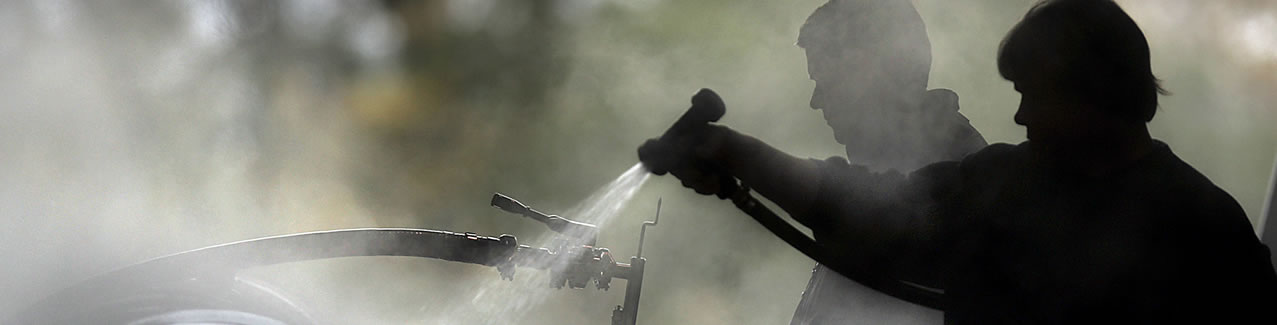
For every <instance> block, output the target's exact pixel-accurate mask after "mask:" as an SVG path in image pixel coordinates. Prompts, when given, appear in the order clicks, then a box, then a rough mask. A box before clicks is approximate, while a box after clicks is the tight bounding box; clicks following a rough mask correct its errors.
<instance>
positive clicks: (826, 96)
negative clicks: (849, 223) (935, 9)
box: [791, 0, 985, 325]
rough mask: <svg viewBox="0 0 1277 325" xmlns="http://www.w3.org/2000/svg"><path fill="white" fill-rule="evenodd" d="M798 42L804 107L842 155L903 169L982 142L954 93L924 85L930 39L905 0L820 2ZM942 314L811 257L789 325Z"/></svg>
mask: <svg viewBox="0 0 1277 325" xmlns="http://www.w3.org/2000/svg"><path fill="white" fill-rule="evenodd" d="M798 46H799V47H802V48H803V49H804V50H806V53H807V67H808V73H809V75H810V76H811V79H812V80H814V81H815V82H816V87H815V89H814V90H813V91H812V95H811V107H812V108H813V109H817V110H821V111H822V112H823V113H824V116H825V119H826V120H827V122H828V123H829V125H830V127H832V128H833V131H834V136H835V138H836V139H837V140H838V142H839V143H841V144H843V145H845V146H846V152H847V157H848V158H849V159H852V160H854V161H856V162H857V163H859V164H862V165H865V166H868V167H869V168H870V170H872V171H878V172H885V171H887V170H892V169H894V170H902V171H909V170H914V169H918V168H920V167H922V166H925V165H927V164H930V163H934V162H938V161H947V160H957V159H961V158H962V157H963V156H965V155H967V154H969V153H973V152H976V151H977V150H980V149H981V148H984V146H985V141H984V138H982V137H981V136H980V134H979V133H978V132H976V131H975V129H974V128H972V127H971V125H970V123H968V121H967V119H966V118H965V117H963V116H962V114H960V113H958V98H957V95H956V94H954V93H953V92H952V91H950V90H948V89H935V90H930V91H928V90H927V81H928V75H929V74H930V70H931V43H930V41H929V40H928V39H927V31H926V28H925V26H924V25H923V22H922V17H920V16H919V15H918V13H917V11H916V10H915V9H914V8H913V5H912V3H910V2H909V1H880V0H834V1H831V2H829V3H826V4H824V5H822V6H820V8H818V9H816V11H815V12H814V13H812V15H811V16H810V17H808V18H807V22H806V23H805V24H803V27H802V29H801V30H800V32H799V36H798ZM825 230H827V229H816V232H815V234H816V236H817V237H818V238H820V237H825V236H827V234H826V232H825ZM942 317H943V316H942V314H941V313H940V311H938V310H934V309H929V308H925V307H922V306H918V305H913V304H910V303H907V302H904V301H902V300H899V299H896V298H894V297H891V296H888V295H886V294H883V293H879V292H877V291H873V290H872V289H869V288H868V287H865V286H863V285H860V284H858V283H856V282H853V281H851V280H849V279H847V278H846V277H843V276H841V275H839V274H838V273H837V272H834V271H832V270H831V269H829V268H826V267H825V266H824V265H819V264H817V265H816V267H815V268H814V269H813V270H812V277H811V280H809V281H808V283H807V288H806V290H804V291H803V296H802V300H801V301H799V303H798V308H797V309H796V310H795V311H794V317H793V320H792V322H791V324H795V325H807V324H857V323H859V324H887V325H905V324H934V325H938V324H940V323H941V322H942Z"/></svg>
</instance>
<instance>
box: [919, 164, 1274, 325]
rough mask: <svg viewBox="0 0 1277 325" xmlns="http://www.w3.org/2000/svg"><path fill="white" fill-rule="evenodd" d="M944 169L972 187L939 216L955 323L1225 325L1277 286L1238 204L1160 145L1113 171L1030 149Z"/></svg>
mask: <svg viewBox="0 0 1277 325" xmlns="http://www.w3.org/2000/svg"><path fill="white" fill-rule="evenodd" d="M941 168H945V167H941ZM948 168H956V169H958V170H959V171H958V172H957V174H958V175H961V176H959V178H960V179H959V180H958V181H957V182H955V183H956V184H961V185H959V187H957V188H958V189H962V190H961V191H960V192H958V191H955V193H950V194H947V195H952V197H950V198H948V199H943V200H941V201H940V202H943V203H940V204H948V205H956V206H959V207H960V208H947V209H945V210H946V211H960V212H956V213H953V212H951V213H952V214H951V215H947V216H944V217H942V218H941V220H944V222H946V223H947V224H945V225H944V226H943V227H944V228H945V229H946V231H945V232H944V234H943V235H942V236H941V238H943V239H940V240H938V241H937V247H935V249H938V250H943V251H944V252H948V254H945V255H946V256H947V258H948V261H947V263H945V266H942V268H945V269H948V270H949V272H947V275H946V277H947V278H946V279H944V280H942V283H945V284H946V285H945V288H946V295H947V297H946V298H948V302H949V304H950V305H949V307H950V308H949V312H948V313H946V315H945V317H946V319H947V320H948V321H950V322H952V323H955V324H973V323H975V324H979V323H989V322H1001V321H1006V322H1010V321H1012V320H1014V321H1016V322H1028V323H1034V324H1083V323H1097V322H1098V323H1147V322H1149V321H1150V320H1151V319H1150V318H1149V317H1166V318H1165V319H1162V320H1163V321H1176V322H1180V321H1184V320H1187V319H1195V317H1205V319H1203V320H1207V319H1227V318H1228V317H1230V316H1237V315H1239V314H1238V312H1241V314H1254V313H1256V312H1259V311H1260V310H1261V309H1260V308H1262V305H1259V304H1258V303H1259V302H1260V301H1261V298H1262V297H1265V296H1267V297H1271V295H1272V294H1273V292H1271V290H1277V278H1275V277H1274V275H1273V271H1272V269H1271V267H1264V266H1265V265H1264V264H1266V263H1263V262H1264V261H1266V260H1267V256H1268V251H1267V249H1266V248H1265V247H1264V246H1263V245H1262V244H1260V243H1259V242H1258V241H1257V239H1256V238H1255V236H1254V233H1253V232H1252V229H1251V227H1250V224H1249V221H1248V220H1247V219H1246V216H1245V214H1244V213H1243V212H1242V209H1241V207H1240V206H1239V205H1238V204H1237V203H1236V202H1235V201H1234V200H1233V199H1232V198H1231V197H1230V196H1228V194H1227V193H1225V192H1224V191H1222V190H1220V189H1219V188H1218V187H1216V186H1215V185H1214V184H1212V183H1211V182H1210V181H1209V180H1208V179H1206V177H1205V176H1202V175H1201V174H1200V173H1198V172H1197V171H1196V170H1194V169H1193V168H1192V167H1190V166H1189V165H1188V164H1186V163H1184V162H1183V161H1182V160H1180V159H1179V158H1178V157H1176V156H1175V155H1174V154H1173V153H1172V152H1171V150H1170V148H1169V147H1167V146H1166V145H1165V144H1161V143H1160V142H1159V143H1157V147H1156V148H1154V149H1153V150H1152V151H1151V152H1149V153H1147V154H1146V155H1144V156H1143V157H1141V158H1139V159H1138V160H1137V161H1136V162H1134V163H1133V164H1131V165H1129V166H1127V168H1123V169H1121V170H1115V171H1113V172H1112V173H1107V174H1103V175H1083V174H1079V173H1078V171H1076V170H1070V169H1069V167H1067V166H1061V165H1060V164H1056V163H1055V162H1053V161H1051V160H1050V159H1049V158H1047V157H1045V156H1043V155H1040V154H1039V153H1036V152H1034V150H1033V148H1032V144H1030V143H1026V144H1021V145H1019V146H1009V145H995V146H993V147H990V148H988V149H986V150H984V151H981V152H980V153H977V154H975V155H972V156H971V157H969V158H967V159H966V160H964V161H963V162H962V163H961V164H959V165H956V166H955V167H948ZM924 173H925V172H924ZM942 196H943V195H942ZM928 267H934V266H928ZM1270 301H1271V300H1270ZM1203 310H1205V311H1210V313H1209V314H1202V313H1197V311H1203ZM1221 311H1232V312H1231V313H1224V312H1221ZM1217 313H1218V314H1217Z"/></svg>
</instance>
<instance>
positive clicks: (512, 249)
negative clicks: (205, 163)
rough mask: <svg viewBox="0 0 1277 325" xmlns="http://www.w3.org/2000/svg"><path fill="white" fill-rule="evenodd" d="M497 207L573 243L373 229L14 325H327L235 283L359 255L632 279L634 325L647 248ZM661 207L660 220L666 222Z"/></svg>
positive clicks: (243, 256)
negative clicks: (625, 259)
mask: <svg viewBox="0 0 1277 325" xmlns="http://www.w3.org/2000/svg"><path fill="white" fill-rule="evenodd" d="M492 205H493V206H495V207H498V208H501V209H502V210H505V211H509V212H512V213H517V214H520V215H523V216H526V217H529V218H532V219H534V220H537V221H540V222H542V223H545V224H546V226H548V227H549V228H550V229H551V230H554V231H556V232H558V233H561V234H564V235H565V236H566V237H569V240H562V241H559V243H558V244H557V245H555V246H556V247H552V248H534V247H529V246H527V245H520V244H519V243H518V241H517V239H516V238H515V237H514V236H511V235H501V236H498V237H488V236H481V235H477V234H473V233H455V232H448V231H439V230H428V229H407V228H366V229H345V230H333V231H319V232H308V233H301V234H292V235H283V236H275V237H266V238H260V239H252V240H246V241H241V242H234V243H229V244H223V245H217V246H212V247H206V248H201V249H196V250H192V251H188V252H183V253H178V254H174V255H170V256H165V257H161V258H157V259H153V260H150V261H147V262H143V263H139V264H135V265H132V266H129V267H125V268H123V269H119V270H116V271H114V272H110V273H107V274H104V275H101V276H98V277H96V278H92V279H90V280H87V281H85V282H83V283H80V284H78V285H75V286H73V287H70V288H67V289H65V290H63V291H61V292H59V293H56V294H54V295H53V296H50V297H47V298H45V299H44V300H42V301H40V302H38V303H36V304H35V305H34V306H31V307H30V308H28V309H26V310H24V311H22V312H20V313H19V314H17V315H15V316H14V317H13V318H10V319H8V320H6V321H5V322H4V323H5V324H109V325H115V324H119V325H161V324H238V325H277V324H292V325H300V324H322V322H317V321H316V320H314V319H312V317H311V316H310V315H309V314H308V313H307V312H306V311H305V310H304V309H303V308H300V307H299V306H298V305H297V304H295V303H293V302H292V301H291V300H289V299H288V298H287V297H285V296H283V295H281V294H279V293H276V292H274V291H272V290H270V289H269V288H267V287H265V286H261V285H258V284H255V283H251V282H248V281H244V280H242V279H239V278H237V277H235V273H236V271H238V270H242V269H246V268H251V267H255V266H264V265H271V264H278V263H286V262H295V261H305V260H316V259H326V258H337V257H352V256H412V257H425V258H433V259H441V260H447V261H454V262H462V263H470V264H480V265H486V266H492V267H495V268H496V269H497V270H498V271H499V273H500V274H501V277H502V278H503V279H512V278H513V276H514V271H515V269H516V268H518V267H524V268H535V269H542V270H548V271H549V272H551V277H550V279H551V280H550V286H551V287H555V288H562V287H563V286H565V285H566V286H568V287H570V288H584V287H586V286H588V285H589V284H590V283H593V284H594V285H595V287H597V288H598V289H608V288H609V287H610V286H611V282H612V279H614V278H616V279H624V280H626V287H625V290H626V291H625V301H624V303H623V304H622V305H619V306H617V307H616V309H615V310H613V312H612V324H613V325H633V324H635V322H636V320H637V318H638V302H639V294H640V291H641V289H642V285H643V268H644V264H645V260H644V259H643V257H642V245H643V240H644V236H645V235H646V230H647V226H650V225H655V224H656V221H657V220H653V221H650V222H645V223H644V224H643V226H642V230H641V235H640V237H639V253H638V255H636V256H634V257H631V258H630V262H629V263H618V262H616V261H615V260H614V259H613V256H612V253H611V251H609V250H608V249H607V248H601V247H594V242H595V236H596V235H597V233H598V232H597V230H596V227H595V226H594V225H590V224H586V223H581V222H576V221H572V220H569V219H566V218H563V217H559V216H555V215H546V214H543V213H541V212H538V211H536V210H533V209H532V208H530V207H528V206H527V205H524V204H522V203H519V202H518V201H516V200H514V199H512V198H510V197H508V196H505V195H502V194H500V193H498V194H495V195H494V196H493V198H492ZM659 210H660V203H659V201H658V203H657V218H659V217H660V211H659Z"/></svg>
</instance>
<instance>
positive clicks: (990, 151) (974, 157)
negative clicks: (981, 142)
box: [962, 142, 1029, 167]
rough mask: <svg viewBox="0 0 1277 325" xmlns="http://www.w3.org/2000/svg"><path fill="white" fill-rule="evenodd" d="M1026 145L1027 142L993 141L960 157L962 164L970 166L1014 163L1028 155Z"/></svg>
mask: <svg viewBox="0 0 1277 325" xmlns="http://www.w3.org/2000/svg"><path fill="white" fill-rule="evenodd" d="M1028 146H1029V144H1028V142H1023V143H1020V144H1009V143H994V144H991V145H988V146H985V147H984V148H983V149H980V151H976V152H974V153H971V154H969V155H967V156H966V157H965V158H963V159H962V164H963V165H964V166H971V167H984V166H990V165H1007V164H1016V163H1019V162H1020V161H1022V160H1024V159H1025V158H1026V157H1027V156H1028V151H1029V149H1028Z"/></svg>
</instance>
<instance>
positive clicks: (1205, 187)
mask: <svg viewBox="0 0 1277 325" xmlns="http://www.w3.org/2000/svg"><path fill="white" fill-rule="evenodd" d="M1158 144H1159V148H1158V149H1156V150H1157V151H1156V152H1154V153H1153V154H1152V155H1153V157H1151V158H1152V160H1153V161H1152V162H1151V165H1150V166H1146V168H1147V170H1145V171H1144V172H1145V173H1146V174H1148V175H1150V177H1155V178H1157V179H1159V180H1160V181H1159V182H1157V183H1158V184H1157V185H1156V186H1157V187H1160V188H1162V190H1163V191H1164V193H1165V194H1167V196H1168V197H1167V198H1163V199H1164V200H1167V202H1169V203H1171V204H1173V205H1177V207H1174V209H1173V210H1174V211H1179V212H1180V213H1177V214H1178V215H1179V216H1180V217H1181V218H1187V219H1185V220H1180V221H1181V222H1186V223H1187V224H1190V225H1194V226H1195V227H1212V226H1215V227H1223V228H1222V229H1216V230H1224V229H1227V231H1232V232H1239V233H1247V234H1252V235H1253V231H1254V229H1253V228H1251V225H1250V219H1248V218H1247V217H1246V212H1245V210H1243V209H1242V207H1241V204H1238V203H1237V200H1236V199H1234V198H1233V196H1232V195H1230V194H1228V192H1227V191H1225V190H1224V189H1223V188H1220V187H1219V186H1218V185H1215V183H1214V182H1212V181H1211V180H1210V178H1209V177H1207V176H1206V175H1205V174H1202V173H1201V172H1200V171H1198V170H1197V169H1196V168H1193V166H1192V165H1189V164H1188V163H1187V162H1185V161H1184V160H1183V159H1180V158H1179V156H1177V155H1175V153H1174V152H1172V151H1171V150H1170V147H1169V146H1167V145H1166V144H1164V143H1161V142H1159V143H1158Z"/></svg>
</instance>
